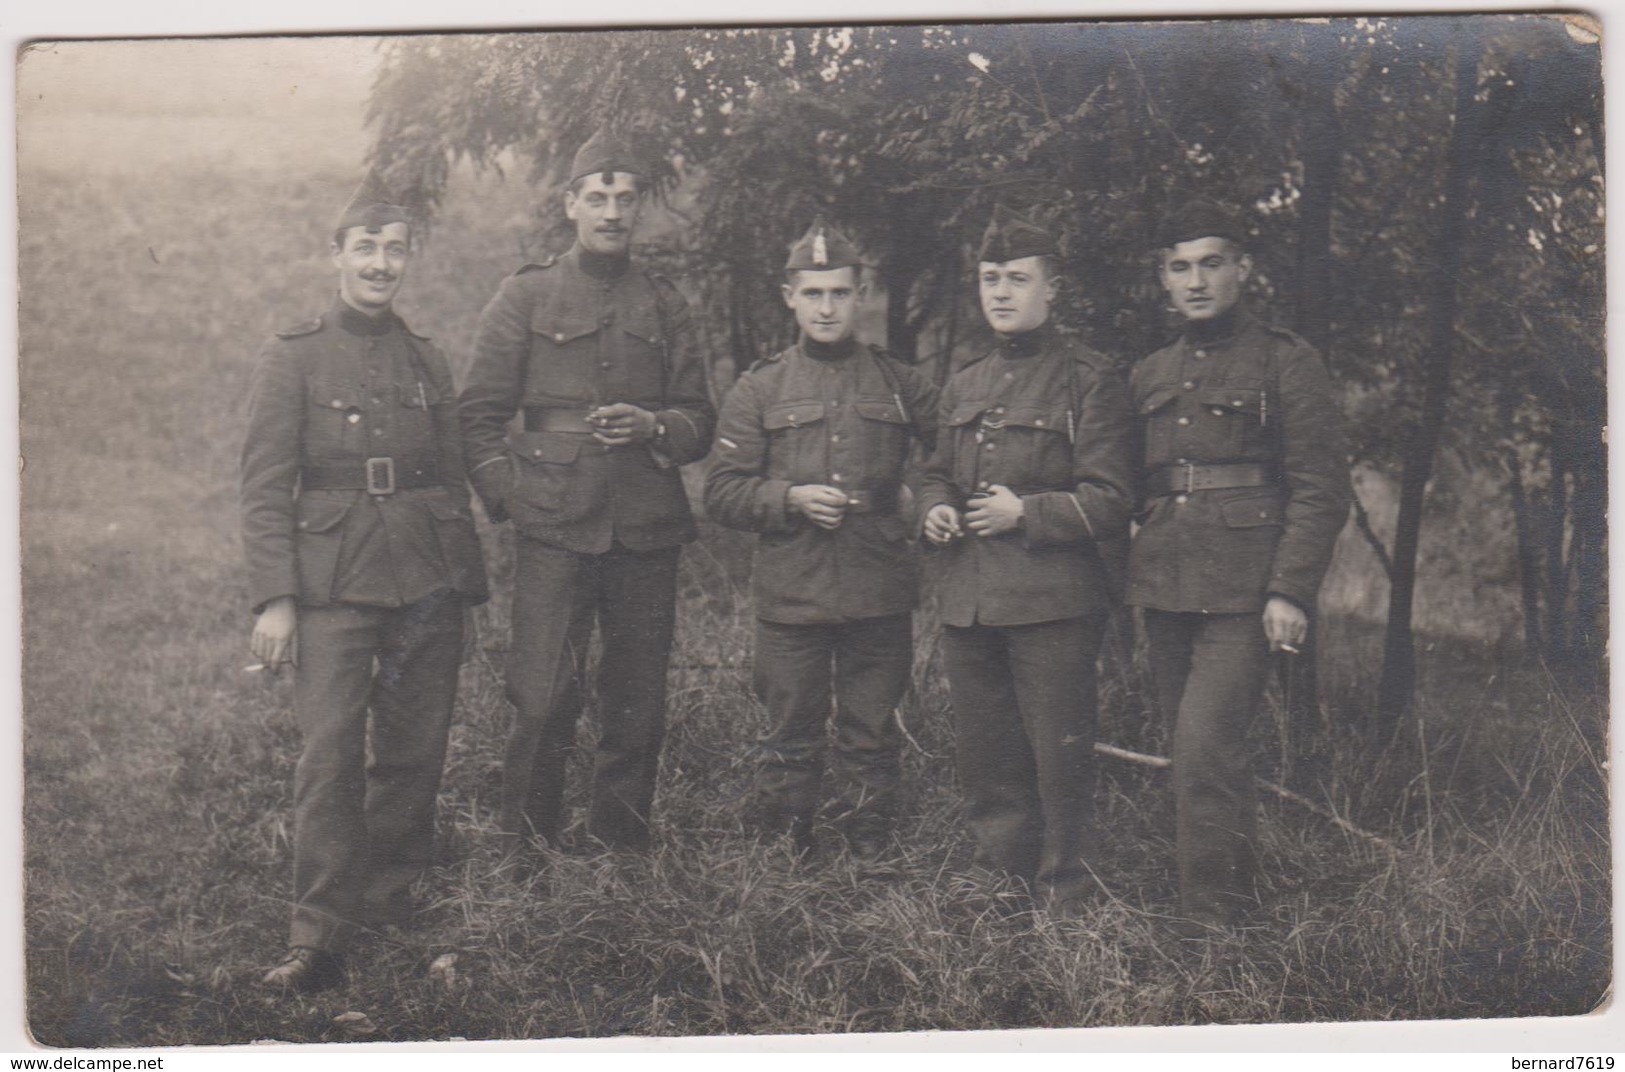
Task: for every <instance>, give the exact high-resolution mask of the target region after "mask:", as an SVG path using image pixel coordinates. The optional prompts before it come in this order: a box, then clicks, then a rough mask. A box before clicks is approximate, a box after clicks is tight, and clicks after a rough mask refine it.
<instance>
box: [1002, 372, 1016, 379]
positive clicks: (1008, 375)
mask: <svg viewBox="0 0 1625 1072" xmlns="http://www.w3.org/2000/svg"><path fill="white" fill-rule="evenodd" d="M1004 378H1005V379H1007V380H1013V379H1015V378H1016V374H1015V373H1014V372H1006V373H1005V374H1004Z"/></svg>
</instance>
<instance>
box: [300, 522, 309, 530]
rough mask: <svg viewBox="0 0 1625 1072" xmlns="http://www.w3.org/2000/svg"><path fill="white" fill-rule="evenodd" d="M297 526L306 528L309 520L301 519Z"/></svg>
mask: <svg viewBox="0 0 1625 1072" xmlns="http://www.w3.org/2000/svg"><path fill="white" fill-rule="evenodd" d="M299 527H300V528H302V529H308V528H310V522H308V521H301V522H299Z"/></svg>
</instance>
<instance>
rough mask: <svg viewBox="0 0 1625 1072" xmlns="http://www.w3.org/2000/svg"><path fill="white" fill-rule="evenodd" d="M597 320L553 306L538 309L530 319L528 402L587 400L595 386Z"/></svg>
mask: <svg viewBox="0 0 1625 1072" xmlns="http://www.w3.org/2000/svg"><path fill="white" fill-rule="evenodd" d="M597 331H598V322H597V321H596V320H593V319H592V318H590V317H583V316H572V315H568V314H565V313H562V312H556V311H554V310H551V309H543V310H538V311H537V313H536V315H535V316H533V317H531V321H530V368H529V370H528V373H527V375H526V376H525V396H524V403H525V404H526V405H532V406H534V405H547V404H549V403H557V402H570V403H574V402H586V401H589V400H593V399H595V398H596V394H595V392H594V390H593V385H594V382H595V376H596V372H597V369H596V368H595V362H596V357H597V351H598V347H597V346H596V345H595V341H596V340H595V339H594V338H593V336H594V335H595V334H596V332H597Z"/></svg>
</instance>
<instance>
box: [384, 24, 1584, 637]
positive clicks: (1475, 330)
mask: <svg viewBox="0 0 1625 1072" xmlns="http://www.w3.org/2000/svg"><path fill="white" fill-rule="evenodd" d="M1471 42H1482V47H1483V56H1484V58H1483V61H1482V63H1481V64H1480V65H1479V66H1478V67H1477V79H1478V84H1477V87H1476V92H1475V93H1474V100H1475V107H1476V108H1478V109H1479V110H1481V111H1482V113H1483V119H1484V126H1483V131H1484V134H1483V137H1482V138H1477V139H1476V140H1475V144H1473V145H1471V146H1467V147H1466V148H1465V150H1464V153H1465V156H1464V159H1465V161H1466V166H1467V168H1468V169H1469V171H1470V172H1471V178H1470V186H1469V190H1470V193H1469V196H1468V198H1467V200H1466V203H1464V204H1460V205H1452V206H1448V209H1449V210H1450V211H1455V210H1459V211H1461V212H1464V213H1466V214H1467V217H1468V226H1467V227H1466V228H1465V230H1464V232H1463V237H1462V238H1461V240H1460V241H1458V242H1453V243H1452V248H1453V249H1456V247H1459V249H1458V250H1457V252H1459V255H1460V258H1461V264H1462V269H1461V271H1460V272H1459V279H1453V282H1455V294H1454V295H1453V299H1454V302H1455V307H1456V308H1457V310H1458V315H1457V316H1456V317H1455V318H1454V320H1455V323H1456V326H1457V337H1456V340H1455V342H1454V344H1453V345H1454V348H1459V349H1461V350H1463V351H1464V353H1465V354H1466V358H1465V359H1464V360H1461V361H1456V362H1451V363H1450V366H1451V373H1450V375H1449V378H1448V379H1447V380H1446V381H1445V383H1444V385H1443V387H1442V388H1441V391H1443V392H1447V393H1448V394H1449V395H1450V396H1451V397H1453V398H1454V399H1455V400H1456V401H1455V402H1454V403H1453V404H1451V405H1449V406H1448V407H1446V408H1445V409H1443V410H1428V411H1424V406H1423V402H1424V399H1423V395H1424V391H1423V385H1424V383H1425V380H1426V377H1425V375H1424V372H1425V364H1426V362H1427V360H1428V357H1427V355H1428V353H1429V349H1428V346H1429V339H1430V338H1431V337H1433V335H1432V334H1430V333H1431V332H1433V328H1432V327H1431V325H1430V323H1429V319H1428V317H1429V313H1430V311H1432V310H1435V309H1438V310H1439V311H1440V312H1441V315H1444V314H1445V312H1446V310H1444V308H1443V307H1442V305H1441V301H1440V299H1439V297H1438V292H1437V290H1436V288H1435V287H1434V283H1435V281H1436V280H1437V279H1438V276H1439V271H1440V269H1439V265H1438V261H1437V254H1436V250H1435V249H1434V243H1435V242H1436V240H1437V239H1438V237H1439V235H1440V234H1441V230H1440V229H1441V226H1442V223H1441V221H1442V220H1443V219H1444V218H1445V217H1446V216H1448V212H1441V209H1442V208H1446V207H1447V206H1444V204H1443V191H1444V185H1443V184H1444V181H1445V175H1446V159H1445V150H1446V147H1447V146H1448V145H1449V144H1450V132H1451V130H1452V129H1453V126H1454V123H1455V118H1456V117H1454V116H1453V114H1452V112H1453V108H1454V102H1453V98H1454V92H1455V91H1454V77H1455V75H1454V66H1453V64H1454V63H1455V59H1454V57H1455V56H1456V55H1457V54H1458V51H1459V48H1460V47H1463V46H1464V45H1465V44H1467V43H1471ZM1475 47H1477V46H1475ZM1599 71H1600V65H1599V62H1598V53H1597V49H1596V43H1595V40H1594V39H1589V38H1588V37H1587V34H1586V32H1585V31H1584V30H1583V29H1578V28H1576V27H1574V26H1573V25H1571V24H1565V23H1563V22H1560V21H1558V20H1556V19H1551V18H1545V17H1508V16H1469V17H1447V18H1429V17H1409V18H1403V19H1392V18H1389V19H1382V18H1378V19H1364V18H1354V19H1331V20H1325V21H1324V22H1317V23H1309V22H1288V21H1276V20H1228V21H1219V22H1187V23H1177V22H1175V23H1161V24H1154V25H1153V24H1144V23H1126V22H1119V23H1088V24H1067V23H1024V24H1001V25H974V24H969V25H955V26H899V27H888V26H865V27H850V28H838V29H836V28H817V27H783V28H764V29H729V30H720V29H716V30H693V31H659V32H655V31H648V32H644V31H639V32H629V33H608V34H523V35H507V36H496V37H484V36H482V37H477V38H455V37H452V38H424V39H416V40H408V41H405V42H403V43H400V44H397V45H394V46H392V49H391V52H390V54H389V57H388V62H387V63H386V65H385V67H384V70H383V72H382V74H381V76H380V79H379V82H378V85H377V87H376V90H375V92H374V95H373V98H372V118H373V122H374V126H375V130H376V140H375V144H374V158H375V160H376V161H377V162H378V163H379V164H380V165H381V166H384V167H386V168H388V169H390V170H391V172H392V174H395V175H397V176H398V177H401V178H402V179H403V180H405V181H408V182H410V183H416V184H417V186H418V187H419V188H420V189H422V190H423V191H424V192H425V193H426V194H427V195H428V196H431V197H436V196H438V195H439V194H440V193H441V192H442V191H443V190H444V189H445V184H446V180H447V176H448V175H449V174H450V171H449V167H450V165H451V163H452V162H454V161H457V160H460V159H468V160H472V161H473V162H474V163H475V164H476V165H479V166H482V167H487V166H488V167H500V166H502V162H503V161H504V160H505V159H508V157H509V156H510V155H511V156H512V157H515V158H518V159H520V160H523V161H526V162H527V163H528V165H529V169H530V175H531V179H532V181H533V182H535V183H536V184H537V185H538V186H539V187H540V188H541V190H542V191H543V192H544V193H546V192H548V191H551V190H553V189H555V188H556V187H557V185H558V181H559V176H560V168H561V166H562V161H564V160H565V159H566V158H567V154H568V153H569V152H570V151H572V150H573V147H574V146H575V145H577V144H579V143H580V142H581V141H582V140H584V139H585V137H586V136H587V134H588V133H589V132H590V131H591V130H592V129H594V128H595V127H596V126H597V125H598V124H599V123H601V122H606V121H609V122H613V123H616V124H618V125H619V126H621V127H622V128H623V129H626V130H628V131H632V132H634V133H636V134H637V135H638V137H639V138H640V139H641V141H642V143H643V144H644V145H645V146H646V147H647V149H648V150H649V152H650V154H651V155H652V156H653V157H654V158H655V160H656V161H657V173H658V177H659V180H660V188H661V190H662V191H663V192H665V193H667V194H674V193H675V194H678V197H679V200H681V201H682V205H683V210H684V212H685V218H686V219H687V222H688V225H687V226H686V227H685V228H683V230H682V234H681V236H680V239H679V240H678V241H677V243H676V246H677V250H676V252H675V253H674V254H672V255H671V256H670V258H669V259H670V262H671V264H672V266H673V267H674V268H676V269H677V271H678V274H679V275H680V276H681V277H682V278H684V279H686V280H688V281H689V283H690V285H691V286H692V288H693V290H694V291H695V293H696V294H697V296H698V297H699V299H700V301H701V304H702V307H703V309H704V311H705V312H706V314H707V320H708V322H709V324H710V325H711V328H712V331H713V332H714V333H715V335H717V336H720V338H721V339H723V340H725V342H726V346H725V347H723V348H722V350H723V352H722V353H720V354H719V355H718V363H719V365H720V366H722V367H723V368H730V367H731V369H732V370H733V371H737V370H739V369H742V368H743V367H744V366H745V365H746V364H748V363H749V361H750V360H752V359H754V358H755V357H757V356H760V355H761V354H762V353H764V352H770V351H772V350H773V349H776V348H778V347H780V346H782V345H784V344H785V343H786V342H788V341H789V331H790V329H791V326H790V325H789V323H788V321H787V319H786V318H785V316H784V314H783V310H782V307H781V305H780V303H779V302H778V300H777V296H776V285H777V274H778V266H779V265H780V264H781V263H782V254H783V251H784V249H785V247H786V245H787V243H788V242H789V241H791V240H792V239H793V238H794V237H795V236H796V235H797V234H799V233H800V231H801V229H802V228H804V227H805V225H806V221H807V220H808V219H809V218H810V217H811V215H812V214H813V213H814V212H820V211H821V212H824V213H826V214H828V215H829V216H831V217H832V218H833V219H835V220H836V221H837V222H839V223H840V224H841V225H843V226H845V227H847V228H849V229H850V230H851V231H852V232H853V233H854V234H855V235H856V236H857V237H858V238H859V241H860V242H862V243H864V244H865V246H866V248H867V249H868V251H869V255H870V257H871V259H872V261H873V263H874V264H875V266H876V277H877V279H878V281H879V283H880V286H881V290H882V291H883V292H884V294H885V296H886V324H885V333H884V334H885V341H886V343H887V345H888V346H889V347H890V348H891V349H892V350H893V352H895V353H898V354H900V355H902V356H904V357H908V358H914V359H918V360H922V361H936V362H938V363H939V368H938V372H939V374H946V371H947V366H948V365H949V364H951V363H952V362H953V361H954V360H956V359H957V358H956V357H955V356H954V355H955V354H956V353H957V352H962V351H965V350H966V348H967V347H970V346H973V345H975V340H976V339H977V338H979V335H980V331H981V319H980V316H979V315H978V311H977V309H976V307H975V303H974V300H973V296H972V295H971V294H970V292H969V289H968V279H969V276H970V268H971V266H972V265H971V258H972V257H973V256H974V249H975V245H976V241H977V238H978V235H979V232H980V228H981V226H982V223H983V221H984V220H985V219H986V217H987V215H988V212H989V209H990V207H991V205H992V203H993V202H994V201H995V200H1004V201H1007V202H1009V203H1010V204H1011V205H1012V207H1016V208H1018V209H1021V210H1023V211H1027V212H1029V213H1031V214H1033V215H1035V216H1037V217H1038V218H1040V219H1041V220H1043V221H1045V222H1046V223H1047V224H1048V225H1049V226H1051V227H1052V228H1053V229H1054V230H1055V231H1056V233H1057V234H1058V236H1059V238H1060V241H1061V245H1062V248H1063V250H1064V252H1065V255H1066V256H1065V261H1066V266H1067V270H1068V275H1069V285H1068V286H1067V287H1066V288H1065V290H1064V292H1063V296H1062V310H1061V316H1062V319H1063V321H1064V322H1067V323H1070V324H1071V325H1072V326H1073V327H1075V328H1077V329H1080V330H1082V331H1084V332H1085V333H1086V334H1087V335H1088V336H1089V337H1090V338H1091V340H1092V341H1093V342H1094V343H1095V345H1097V346H1098V347H1100V348H1102V349H1104V350H1106V351H1107V352H1109V353H1114V354H1117V355H1120V356H1123V357H1135V356H1138V355H1141V354H1145V353H1147V352H1149V351H1150V350H1152V349H1154V348H1156V347H1157V346H1160V345H1161V344H1162V343H1163V342H1165V341H1166V339H1167V338H1168V336H1169V333H1170V329H1171V324H1170V323H1169V321H1168V320H1167V319H1166V315H1165V313H1164V311H1163V309H1162V307H1161V306H1162V298H1161V294H1160V291H1159V289H1158V287H1157V285H1156V283H1155V279H1154V274H1153V273H1152V272H1151V271H1150V264H1149V263H1148V247H1149V245H1150V240H1151V239H1150V236H1151V233H1152V230H1153V227H1154V224H1155V221H1156V220H1157V219H1158V218H1159V217H1160V216H1161V215H1162V214H1163V213H1164V212H1165V211H1167V209H1168V208H1169V207H1170V206H1171V205H1173V204H1176V203H1177V202H1178V201H1180V200H1181V199H1183V198H1186V197H1189V196H1192V195H1207V196H1219V197H1221V198H1224V199H1228V200H1230V201H1232V202H1233V203H1236V204H1238V205H1240V206H1242V207H1243V209H1244V211H1245V215H1246V218H1247V221H1248V225H1249V227H1250V228H1251V229H1252V230H1253V232H1254V233H1255V235H1256V241H1255V242H1254V253H1255V258H1256V260H1257V271H1256V272H1255V274H1254V278H1253V290H1254V300H1255V303H1256V304H1258V305H1260V306H1261V307H1263V309H1264V311H1265V313H1266V315H1269V316H1272V317H1273V318H1274V319H1276V320H1278V321H1280V322H1283V323H1286V324H1289V325H1296V326H1298V327H1300V329H1302V330H1305V331H1307V332H1309V333H1310V334H1311V336H1312V341H1314V342H1315V343H1316V344H1317V345H1318V346H1319V347H1320V348H1321V349H1322V350H1323V352H1324V353H1325V355H1326V358H1327V361H1328V363H1329V365H1330V366H1331V368H1332V370H1333V372H1334V373H1335V374H1336V376H1337V377H1338V378H1339V379H1340V380H1341V381H1342V383H1343V384H1344V385H1345V388H1346V392H1347V394H1346V404H1347V408H1348V411H1349V415H1350V418H1351V432H1352V442H1353V445H1354V451H1355V453H1354V458H1353V459H1352V460H1353V461H1354V462H1355V463H1356V464H1365V465H1369V466H1373V467H1376V468H1377V469H1378V470H1380V471H1384V472H1386V473H1388V474H1390V475H1393V476H1395V477H1396V478H1397V477H1398V475H1399V473H1400V470H1401V469H1403V468H1406V467H1407V466H1408V467H1409V468H1411V469H1412V470H1413V475H1414V476H1415V477H1417V478H1420V477H1421V476H1422V475H1424V473H1423V471H1422V470H1423V467H1431V464H1432V454H1433V450H1432V448H1431V447H1430V446H1429V445H1428V444H1430V443H1431V442H1432V440H1433V439H1434V431H1433V430H1432V429H1431V428H1429V429H1426V430H1425V429H1424V424H1427V425H1431V424H1434V423H1438V422H1439V421H1441V420H1442V422H1443V427H1442V428H1441V429H1440V430H1439V431H1440V432H1441V433H1442V436H1441V437H1440V442H1442V444H1443V449H1445V450H1448V451H1452V452H1455V453H1457V454H1459V455H1460V456H1461V457H1463V458H1464V459H1469V460H1470V464H1471V465H1473V466H1475V467H1483V466H1489V467H1490V468H1491V469H1492V470H1493V471H1495V472H1496V473H1499V474H1502V480H1503V482H1504V483H1505V484H1506V486H1507V487H1508V488H1509V489H1510V491H1511V494H1512V497H1513V500H1514V508H1515V509H1516V510H1517V511H1518V512H1519V515H1520V524H1519V528H1518V531H1519V533H1521V534H1522V537H1521V539H1520V540H1519V541H1518V544H1517V546H1516V547H1513V546H1505V547H1503V548H1501V551H1500V553H1501V554H1502V556H1503V559H1504V561H1505V562H1506V563H1508V564H1509V565H1510V567H1511V568H1513V569H1514V570H1515V571H1517V572H1518V573H1519V574H1520V575H1521V576H1522V577H1523V579H1524V582H1525V584H1526V587H1527V588H1528V589H1529V592H1530V595H1529V596H1528V597H1527V598H1526V599H1525V608H1526V609H1525V615H1526V619H1527V623H1526V631H1527V632H1528V633H1529V635H1530V638H1531V640H1532V642H1533V643H1532V650H1533V651H1534V652H1535V653H1537V654H1540V655H1543V656H1545V657H1547V658H1549V659H1556V660H1559V661H1562V660H1565V659H1568V658H1577V659H1578V660H1579V661H1580V662H1581V663H1582V664H1585V665H1589V666H1591V667H1595V666H1596V665H1597V660H1598V659H1599V658H1600V654H1601V634H1600V631H1599V629H1600V627H1599V624H1598V623H1599V620H1600V617H1601V606H1602V595H1601V593H1602V592H1603V590H1604V589H1605V587H1606V581H1605V565H1604V563H1605V552H1604V548H1603V546H1602V545H1603V533H1604V527H1603V524H1604V523H1603V515H1604V505H1605V504H1604V492H1603V488H1602V479H1601V474H1602V471H1603V470H1602V464H1603V459H1602V455H1601V430H1602V424H1603V413H1602V408H1601V402H1602V398H1603V394H1602V392H1601V391H1600V390H1599V388H1600V386H1601V383H1602V348H1601V320H1600V317H1601V308H1602V304H1601V303H1602V291H1601V286H1602V282H1601V271H1602V252H1601V246H1602V238H1601V233H1600V232H1601V198H1602V179H1601V164H1600V161H1601V154H1600V146H1601V120H1600V111H1599V109H1600V81H1599V78H1600V75H1599ZM605 87H607V88H608V90H609V91H608V92H603V91H601V90H602V89H603V88H605ZM560 102H569V104H568V106H567V107H565V106H560ZM1477 129H1478V128H1476V127H1475V130H1477ZM1328 130H1330V131H1334V132H1335V136H1336V140H1335V141H1332V140H1330V139H1329V138H1328V137H1327V136H1326V133H1325V132H1326V131H1328ZM545 200H546V198H544V201H545ZM1458 200H1459V199H1458ZM556 216H557V214H556V213H550V214H549V219H548V221H547V224H546V226H548V227H551V228H552V231H551V235H552V239H551V240H552V241H554V242H563V241H567V236H566V235H565V234H564V232H562V231H560V230H559V229H558V228H559V224H558V221H557V220H556ZM1451 274H1452V276H1453V277H1454V276H1456V275H1458V273H1451ZM1430 294H1432V295H1433V297H1427V296H1428V295H1430ZM1434 413H1442V414H1443V416H1442V417H1438V416H1432V415H1431V414H1434ZM1425 415H1426V416H1427V420H1426V421H1425V422H1424V420H1423V418H1424V416H1425ZM1424 431H1425V433H1426V434H1425V438H1423V439H1420V440H1419V439H1418V438H1417V437H1418V436H1419V435H1423V434H1424ZM1408 443H1416V444H1419V449H1420V450H1421V451H1422V453H1421V455H1420V456H1418V457H1416V458H1413V459H1412V460H1411V461H1409V462H1407V461H1405V460H1404V458H1405V454H1404V450H1403V449H1402V448H1403V447H1404V445H1405V444H1408ZM1416 509H1417V508H1416V507H1407V512H1406V516H1404V517H1402V519H1401V521H1402V527H1406V526H1410V527H1414V525H1416V524H1420V523H1421V522H1420V521H1419V519H1417V517H1416ZM1373 538H1376V536H1375V534H1373ZM1405 557H1408V556H1405ZM1400 565H1401V566H1402V567H1404V568H1405V569H1406V570H1407V571H1409V569H1410V563H1409V562H1401V563H1400ZM1497 568H1500V567H1497ZM1405 587H1407V588H1408V584H1407V585H1406V586H1405Z"/></svg>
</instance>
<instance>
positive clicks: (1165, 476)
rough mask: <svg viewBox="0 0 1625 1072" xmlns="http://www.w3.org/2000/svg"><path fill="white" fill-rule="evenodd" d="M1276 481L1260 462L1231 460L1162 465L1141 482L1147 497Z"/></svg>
mask: <svg viewBox="0 0 1625 1072" xmlns="http://www.w3.org/2000/svg"><path fill="white" fill-rule="evenodd" d="M1275 483H1276V480H1275V470H1274V468H1273V467H1271V466H1268V465H1265V464H1263V463H1262V462H1233V463H1231V464H1229V465H1190V464H1187V465H1165V466H1163V467H1162V468H1160V469H1156V470H1154V471H1153V472H1152V473H1151V475H1150V476H1149V477H1147V478H1146V482H1145V493H1146V495H1147V496H1148V497H1149V498H1153V499H1156V498H1160V497H1162V496H1164V495H1189V494H1190V493H1191V492H1193V491H1218V490H1220V489H1223V488H1267V487H1273V486H1274V485H1275Z"/></svg>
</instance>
